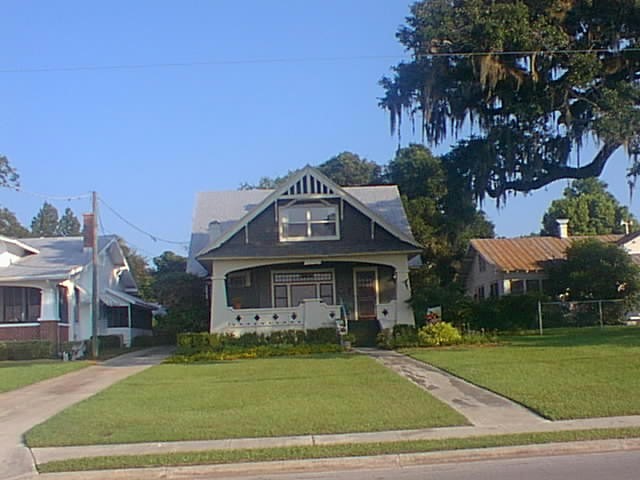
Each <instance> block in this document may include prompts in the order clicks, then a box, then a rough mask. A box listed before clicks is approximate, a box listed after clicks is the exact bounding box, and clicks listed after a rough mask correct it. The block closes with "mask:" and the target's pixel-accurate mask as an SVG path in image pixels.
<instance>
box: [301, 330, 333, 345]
mask: <svg viewBox="0 0 640 480" xmlns="http://www.w3.org/2000/svg"><path fill="white" fill-rule="evenodd" d="M337 341H338V333H337V332H336V329H335V328H332V327H326V328H317V329H315V330H307V331H306V334H305V336H304V342H305V343H311V344H326V343H336V342H337Z"/></svg>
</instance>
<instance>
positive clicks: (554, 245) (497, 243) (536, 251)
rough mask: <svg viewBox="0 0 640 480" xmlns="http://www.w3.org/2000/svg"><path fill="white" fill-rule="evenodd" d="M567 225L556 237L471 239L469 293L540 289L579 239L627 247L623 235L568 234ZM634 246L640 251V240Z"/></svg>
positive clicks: (481, 294)
mask: <svg viewBox="0 0 640 480" xmlns="http://www.w3.org/2000/svg"><path fill="white" fill-rule="evenodd" d="M566 225H567V224H566V222H563V223H561V224H560V225H559V227H560V228H559V235H558V236H557V237H552V236H537V237H520V238H483V239H473V240H471V242H470V244H469V249H468V251H467V255H466V259H465V264H466V265H465V273H464V276H465V291H466V293H467V295H469V296H470V297H473V298H474V299H476V300H482V299H485V298H496V297H501V296H503V295H509V294H512V295H521V294H525V293H533V292H539V291H541V290H542V289H543V284H544V281H545V280H546V279H547V277H548V275H547V272H546V268H547V267H548V266H549V264H551V263H554V262H557V261H562V260H564V259H565V258H566V250H567V248H568V247H570V246H571V244H572V243H573V242H574V241H576V240H584V239H587V238H594V239H597V240H600V241H603V242H608V243H616V244H618V245H622V246H624V245H623V244H624V242H625V240H624V238H625V237H623V236H622V235H595V236H589V237H585V236H569V235H568V232H567V228H566ZM620 242H623V244H621V243H620ZM633 245H635V244H633ZM634 248H637V249H638V250H640V239H638V241H637V245H635V247H634Z"/></svg>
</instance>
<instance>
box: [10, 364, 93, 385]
mask: <svg viewBox="0 0 640 480" xmlns="http://www.w3.org/2000/svg"><path fill="white" fill-rule="evenodd" d="M87 365H88V363H87V362H60V361H55V360H25V361H14V360H12V361H5V362H0V393H3V392H8V391H9V390H15V389H16V388H20V387H24V386H27V385H31V384H32V383H36V382H40V381H42V380H46V379H48V378H53V377H57V376H59V375H64V374H65V373H69V372H72V371H74V370H78V369H80V368H83V367H86V366H87Z"/></svg>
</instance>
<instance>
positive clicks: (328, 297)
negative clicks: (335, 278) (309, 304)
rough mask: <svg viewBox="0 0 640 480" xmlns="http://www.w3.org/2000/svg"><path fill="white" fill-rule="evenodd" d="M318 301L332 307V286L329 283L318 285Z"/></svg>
mask: <svg viewBox="0 0 640 480" xmlns="http://www.w3.org/2000/svg"><path fill="white" fill-rule="evenodd" d="M320 299H322V301H323V302H324V303H326V304H327V305H333V285H332V284H330V283H322V284H320Z"/></svg>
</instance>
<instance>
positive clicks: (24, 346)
mask: <svg viewBox="0 0 640 480" xmlns="http://www.w3.org/2000/svg"><path fill="white" fill-rule="evenodd" d="M52 355H53V345H52V343H51V342H47V341H44V340H29V341H9V342H0V360H34V359H37V358H51V357H52Z"/></svg>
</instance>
